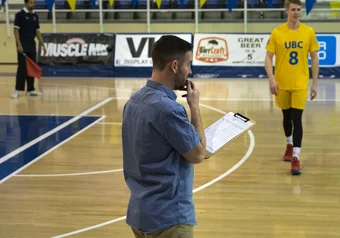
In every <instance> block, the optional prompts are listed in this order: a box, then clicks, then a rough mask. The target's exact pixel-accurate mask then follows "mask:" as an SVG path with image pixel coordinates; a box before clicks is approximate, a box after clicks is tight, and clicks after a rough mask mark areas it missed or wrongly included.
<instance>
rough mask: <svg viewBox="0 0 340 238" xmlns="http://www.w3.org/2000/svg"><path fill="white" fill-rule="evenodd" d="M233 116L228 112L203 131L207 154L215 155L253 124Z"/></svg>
mask: <svg viewBox="0 0 340 238" xmlns="http://www.w3.org/2000/svg"><path fill="white" fill-rule="evenodd" d="M234 115H235V113H234V112H229V113H228V114H226V115H225V116H223V117H222V118H220V119H219V120H217V121H216V122H214V123H213V124H211V125H210V126H209V127H207V128H206V129H205V130H204V133H205V137H206V144H207V146H206V150H207V151H208V152H210V153H215V152H216V151H217V150H218V149H220V148H221V147H222V146H224V145H225V144H227V143H228V142H229V141H231V140H232V139H234V138H235V137H237V136H238V135H239V134H241V133H243V132H244V131H245V130H247V129H248V128H250V127H251V126H252V125H253V124H254V123H253V122H252V121H250V120H248V121H246V122H245V121H244V120H242V119H240V118H238V117H235V116H234Z"/></svg>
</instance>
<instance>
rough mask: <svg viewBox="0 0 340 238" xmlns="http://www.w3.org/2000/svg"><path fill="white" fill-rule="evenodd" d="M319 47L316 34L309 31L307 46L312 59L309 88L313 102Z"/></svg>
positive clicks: (317, 71)
mask: <svg viewBox="0 0 340 238" xmlns="http://www.w3.org/2000/svg"><path fill="white" fill-rule="evenodd" d="M319 49H320V46H319V44H318V41H317V38H316V34H315V32H314V30H313V29H312V31H311V44H310V46H309V52H310V56H311V59H312V77H313V84H312V87H311V92H310V98H311V100H313V99H314V98H316V95H317V82H318V77H319V56H318V50H319Z"/></svg>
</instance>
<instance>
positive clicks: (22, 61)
mask: <svg viewBox="0 0 340 238" xmlns="http://www.w3.org/2000/svg"><path fill="white" fill-rule="evenodd" d="M25 54H26V56H27V57H30V58H31V59H32V60H33V61H34V62H36V57H37V56H36V52H35V51H32V52H25ZM26 80H27V91H28V92H30V91H34V90H35V89H34V78H33V77H29V76H27V71H26V58H25V56H24V55H23V54H20V53H18V69H17V77H16V85H15V90H18V91H25V82H26Z"/></svg>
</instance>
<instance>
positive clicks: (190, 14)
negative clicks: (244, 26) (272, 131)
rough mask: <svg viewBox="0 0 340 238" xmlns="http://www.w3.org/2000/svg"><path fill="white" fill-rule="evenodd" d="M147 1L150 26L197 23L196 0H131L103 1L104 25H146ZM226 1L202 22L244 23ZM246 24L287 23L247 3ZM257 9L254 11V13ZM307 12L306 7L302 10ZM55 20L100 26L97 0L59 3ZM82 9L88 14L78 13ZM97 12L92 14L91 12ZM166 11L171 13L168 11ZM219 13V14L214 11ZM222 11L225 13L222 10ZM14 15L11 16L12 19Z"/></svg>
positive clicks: (203, 14) (40, 2)
mask: <svg viewBox="0 0 340 238" xmlns="http://www.w3.org/2000/svg"><path fill="white" fill-rule="evenodd" d="M8 1H9V6H10V9H11V10H13V9H16V10H18V11H19V10H20V9H21V8H22V7H23V3H22V0H8ZM147 1H150V9H152V10H153V11H152V12H151V14H150V17H151V22H169V21H171V22H172V21H176V22H193V21H194V19H195V0H184V3H183V4H180V0H162V3H161V6H160V10H161V11H154V10H155V9H158V7H157V5H156V2H155V0H138V1H137V5H136V6H134V7H133V6H132V2H131V0H115V1H114V5H113V6H110V4H109V0H103V5H102V7H103V9H104V10H106V9H114V10H116V11H115V12H104V13H103V20H104V22H110V21H111V22H112V21H114V22H135V21H139V22H146V20H147V12H146V11H145V12H140V11H139V10H146V9H147ZM227 2H228V1H227V0H207V1H206V3H205V4H204V5H203V7H202V9H209V10H210V9H212V10H211V11H200V12H199V15H198V17H199V22H237V21H243V19H244V11H235V10H234V11H232V12H229V11H228V5H227V4H228V3H227ZM283 3H284V0H272V7H273V8H283V7H284V4H283ZM243 7H244V0H237V1H236V4H235V6H234V9H239V10H240V9H243ZM320 7H322V8H330V6H329V3H328V2H318V3H317V4H316V5H315V8H320ZM247 8H248V11H247V20H248V21H249V22H252V21H253V22H254V21H255V22H261V21H267V22H268V21H271V22H273V21H282V20H284V19H285V17H286V14H285V13H284V11H262V10H261V9H262V8H263V9H264V8H269V4H268V0H247ZM254 8H256V9H258V10H256V11H252V9H254ZM302 8H303V9H305V3H303V6H302ZM55 9H56V20H57V22H65V21H67V20H72V21H76V22H78V23H79V22H82V21H85V20H86V21H92V22H99V11H98V9H99V0H96V4H95V5H92V4H91V3H90V1H89V0H77V3H76V12H74V13H73V12H70V11H69V12H60V11H58V10H64V9H70V6H69V4H68V2H67V0H56V1H55ZM79 9H82V10H86V9H88V11H83V12H80V11H77V10H79ZM94 9H95V10H97V11H96V12H95V11H91V10H94ZM120 9H122V10H130V11H128V12H127V11H124V12H119V10H120ZM167 9H169V10H172V11H166V10H167ZM174 9H179V10H182V9H186V10H188V11H186V12H183V11H173V10H174ZM214 9H216V10H214ZM222 9H223V10H222ZM36 10H37V12H38V14H39V18H40V21H41V22H44V21H48V22H51V19H52V14H51V13H50V12H47V11H46V10H47V6H46V3H45V0H36ZM39 10H45V12H39ZM221 10H222V11H221ZM13 15H14V13H11V16H10V17H11V19H12V18H13ZM302 19H304V20H305V19H334V16H333V13H332V12H331V11H329V12H318V11H314V12H312V13H311V14H310V15H309V16H306V14H305V12H303V14H302Z"/></svg>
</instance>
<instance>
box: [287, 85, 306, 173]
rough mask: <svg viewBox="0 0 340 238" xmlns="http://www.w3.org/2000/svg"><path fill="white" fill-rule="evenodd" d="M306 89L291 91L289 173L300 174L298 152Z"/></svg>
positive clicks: (301, 134) (299, 149)
mask: <svg viewBox="0 0 340 238" xmlns="http://www.w3.org/2000/svg"><path fill="white" fill-rule="evenodd" d="M307 95H308V90H298V91H294V92H293V93H292V121H293V126H294V131H293V160H292V163H291V173H292V174H293V175H299V174H301V167H300V152H301V144H302V137H303V126H302V114H303V110H304V108H305V105H306V101H307Z"/></svg>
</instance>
